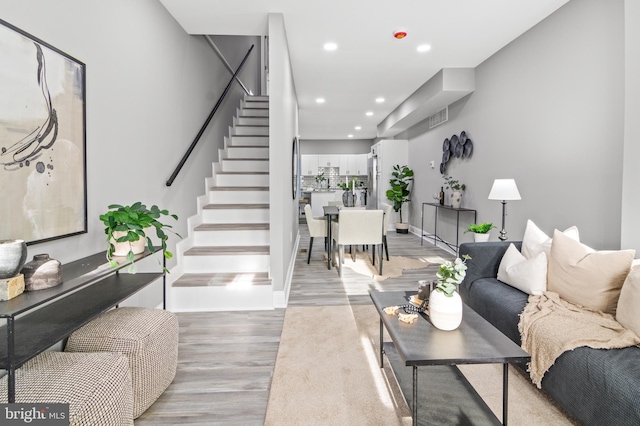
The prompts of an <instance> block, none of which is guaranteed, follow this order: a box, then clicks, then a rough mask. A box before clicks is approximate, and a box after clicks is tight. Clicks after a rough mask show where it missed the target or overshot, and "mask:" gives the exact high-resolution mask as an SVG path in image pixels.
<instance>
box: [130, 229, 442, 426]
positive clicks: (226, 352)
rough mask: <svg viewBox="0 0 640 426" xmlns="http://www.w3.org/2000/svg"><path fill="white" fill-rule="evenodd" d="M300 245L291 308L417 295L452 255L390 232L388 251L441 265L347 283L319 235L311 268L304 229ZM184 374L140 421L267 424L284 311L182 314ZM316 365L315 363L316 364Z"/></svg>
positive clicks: (349, 277) (349, 276) (355, 277)
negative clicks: (377, 294)
mask: <svg viewBox="0 0 640 426" xmlns="http://www.w3.org/2000/svg"><path fill="white" fill-rule="evenodd" d="M300 233H301V239H300V245H299V249H298V254H297V257H296V263H295V268H294V273H293V279H292V285H291V292H290V295H289V306H321V305H325V306H326V305H347V304H368V303H371V302H370V299H369V295H368V292H369V290H370V289H380V290H416V289H417V286H418V284H417V283H418V280H423V279H435V273H436V265H437V263H439V262H440V261H441V260H442V259H443V258H444V259H452V258H453V256H452V255H451V254H449V253H447V252H445V251H444V250H441V249H439V248H435V247H434V246H433V245H432V244H430V243H426V242H425V245H424V246H421V245H420V239H419V237H418V236H415V235H411V234H409V235H400V234H396V233H392V232H389V234H388V236H387V238H388V243H389V254H390V255H391V256H394V255H396V256H406V257H414V258H426V259H432V261H433V262H436V265H433V266H430V267H428V268H426V269H420V270H408V271H405V273H404V274H403V275H402V276H401V277H395V278H388V279H387V280H384V281H375V280H373V279H371V278H367V277H365V276H363V275H359V274H357V273H355V272H353V271H351V270H349V269H348V268H343V274H342V278H340V277H338V273H337V271H336V270H335V269H331V270H328V269H327V264H326V262H325V261H324V259H325V258H324V242H323V239H321V238H316V239H315V241H314V247H313V250H312V255H311V263H310V264H309V265H307V254H308V252H307V250H308V247H309V234H308V231H307V227H306V225H305V224H301V225H300ZM178 319H179V322H180V342H179V359H178V372H177V374H176V378H175V380H174V382H173V383H172V384H171V386H169V388H168V389H167V390H166V391H165V392H164V394H163V395H162V396H161V397H160V398H159V399H158V401H156V403H155V404H154V405H153V406H151V407H150V408H149V409H148V410H147V411H146V412H145V413H144V414H143V415H142V416H141V417H140V418H139V419H137V420H136V421H135V424H136V425H137V426H139V425H177V424H189V425H196V424H197V425H225V426H227V425H262V424H263V423H264V416H265V412H266V407H267V400H268V396H269V386H270V383H271V376H272V374H273V368H274V364H275V360H276V355H277V351H278V344H279V341H280V334H281V331H282V323H283V319H284V310H283V309H279V310H275V311H252V312H211V313H179V314H178ZM309 363H310V364H313V360H309Z"/></svg>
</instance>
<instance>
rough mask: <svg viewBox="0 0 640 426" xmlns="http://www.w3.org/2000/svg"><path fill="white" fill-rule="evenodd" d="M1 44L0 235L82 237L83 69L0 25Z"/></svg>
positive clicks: (38, 239) (29, 238) (84, 223)
mask: <svg viewBox="0 0 640 426" xmlns="http://www.w3.org/2000/svg"><path fill="white" fill-rule="evenodd" d="M0 46H2V68H3V73H2V78H1V79H0V93H2V94H3V98H5V99H6V101H5V102H4V103H3V106H4V107H5V108H3V112H2V120H0V135H3V136H2V141H1V142H0V151H1V152H2V155H0V187H2V203H0V217H2V218H3V220H2V221H0V235H2V236H3V238H7V239H14V238H20V239H24V240H25V241H26V242H28V243H34V242H44V241H50V240H53V239H57V238H63V237H67V236H70V235H77V234H82V233H86V232H87V213H86V212H87V201H86V170H85V165H86V149H85V148H86V145H85V105H86V102H85V65H84V64H83V63H82V62H80V61H78V60H77V59H75V58H73V57H71V56H69V55H68V54H66V53H64V52H62V51H61V50H59V49H56V48H55V47H53V46H51V45H49V44H47V43H45V42H44V41H42V40H39V39H38V38H36V37H34V36H32V35H30V34H28V33H26V32H24V31H22V30H20V29H18V28H16V27H14V26H13V25H11V24H9V23H7V22H5V21H3V20H0ZM50 89H51V90H50ZM7 102H9V103H7Z"/></svg>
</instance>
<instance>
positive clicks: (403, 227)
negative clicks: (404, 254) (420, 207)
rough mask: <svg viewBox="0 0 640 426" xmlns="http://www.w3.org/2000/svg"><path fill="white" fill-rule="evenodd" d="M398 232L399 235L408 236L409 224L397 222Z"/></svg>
mask: <svg viewBox="0 0 640 426" xmlns="http://www.w3.org/2000/svg"><path fill="white" fill-rule="evenodd" d="M396 232H397V233H398V234H408V233H409V224H408V223H404V222H396Z"/></svg>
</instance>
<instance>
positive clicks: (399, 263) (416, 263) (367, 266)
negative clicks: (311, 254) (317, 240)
mask: <svg viewBox="0 0 640 426" xmlns="http://www.w3.org/2000/svg"><path fill="white" fill-rule="evenodd" d="M324 259H325V261H326V260H327V255H326V254H325V257H324ZM335 263H336V264H337V263H338V255H337V254H336V255H335ZM428 265H429V262H428V261H427V260H425V259H412V258H410V257H404V256H389V260H387V258H386V257H385V258H384V261H383V262H382V275H379V274H378V273H379V272H380V265H379V264H378V255H377V254H376V265H375V266H373V264H372V263H371V252H368V253H366V252H360V251H359V252H357V253H356V261H355V262H354V261H353V259H352V257H351V254H349V252H348V250H345V253H344V264H343V265H342V266H343V267H345V268H349V269H351V270H352V271H353V272H355V273H358V274H360V275H364V276H367V277H369V278H373V279H374V280H376V281H384V280H386V279H387V278H391V277H399V276H400V275H402V271H404V270H405V269H423V268H426V267H427V266H428Z"/></svg>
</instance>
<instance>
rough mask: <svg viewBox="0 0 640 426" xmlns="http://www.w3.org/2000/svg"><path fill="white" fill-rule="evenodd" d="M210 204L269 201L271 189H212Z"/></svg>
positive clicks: (262, 202)
mask: <svg viewBox="0 0 640 426" xmlns="http://www.w3.org/2000/svg"><path fill="white" fill-rule="evenodd" d="M209 200H210V204H264V203H269V191H211V192H209Z"/></svg>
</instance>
